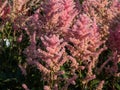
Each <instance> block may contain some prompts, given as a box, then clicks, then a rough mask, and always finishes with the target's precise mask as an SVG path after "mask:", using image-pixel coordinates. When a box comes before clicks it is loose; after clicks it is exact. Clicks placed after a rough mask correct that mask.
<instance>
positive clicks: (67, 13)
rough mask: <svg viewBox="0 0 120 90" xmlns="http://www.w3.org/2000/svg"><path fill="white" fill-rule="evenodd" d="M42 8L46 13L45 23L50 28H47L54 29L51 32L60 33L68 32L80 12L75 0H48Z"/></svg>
mask: <svg viewBox="0 0 120 90" xmlns="http://www.w3.org/2000/svg"><path fill="white" fill-rule="evenodd" d="M42 8H43V12H44V13H45V17H44V18H45V19H44V21H43V23H45V25H46V26H47V28H48V29H46V30H48V31H49V30H54V31H51V32H53V33H58V34H60V33H63V32H66V30H67V29H68V28H69V27H70V26H71V25H72V21H73V19H74V18H75V16H76V15H77V14H78V11H77V8H76V7H75V2H74V1H73V0H47V1H45V3H43V7H42ZM45 21H46V22H45ZM56 27H57V29H56ZM51 28H52V29H51ZM56 30H57V31H56Z"/></svg>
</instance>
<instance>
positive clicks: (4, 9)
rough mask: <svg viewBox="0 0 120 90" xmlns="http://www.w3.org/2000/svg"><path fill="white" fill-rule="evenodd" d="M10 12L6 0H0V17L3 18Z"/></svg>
mask: <svg viewBox="0 0 120 90" xmlns="http://www.w3.org/2000/svg"><path fill="white" fill-rule="evenodd" d="M9 13H10V7H9V6H8V0H6V1H4V2H2V1H1V0H0V18H2V19H3V20H4V19H5V18H7V17H8V14H9Z"/></svg>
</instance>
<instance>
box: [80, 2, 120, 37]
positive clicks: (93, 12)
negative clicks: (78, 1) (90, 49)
mask: <svg viewBox="0 0 120 90" xmlns="http://www.w3.org/2000/svg"><path fill="white" fill-rule="evenodd" d="M82 7H83V9H82V10H83V12H85V13H87V14H88V15H89V16H90V17H91V18H95V19H96V21H97V25H98V26H99V28H100V31H99V32H100V33H101V35H102V38H103V39H107V35H108V34H109V27H110V25H115V24H116V20H114V21H113V19H114V18H115V17H116V16H117V15H118V14H120V1H119V0H84V1H83V4H82ZM111 23H112V24H111Z"/></svg>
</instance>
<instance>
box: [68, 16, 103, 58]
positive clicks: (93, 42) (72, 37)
mask: <svg viewBox="0 0 120 90" xmlns="http://www.w3.org/2000/svg"><path fill="white" fill-rule="evenodd" d="M67 36H68V37H67V39H69V40H68V41H69V42H71V43H72V44H73V46H68V47H69V48H70V51H71V53H72V55H73V56H74V57H76V56H77V58H79V59H82V60H86V59H87V60H89V58H90V56H92V54H93V53H92V52H96V49H97V48H99V46H100V45H101V44H102V42H100V40H101V38H100V34H99V31H98V28H97V25H96V22H95V21H92V20H91V19H90V18H89V17H88V16H87V15H85V14H83V15H80V16H79V17H78V19H77V20H76V22H75V24H74V25H73V27H72V28H71V29H70V30H68V35H67ZM84 56H85V57H84ZM85 58H86V59H85Z"/></svg>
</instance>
